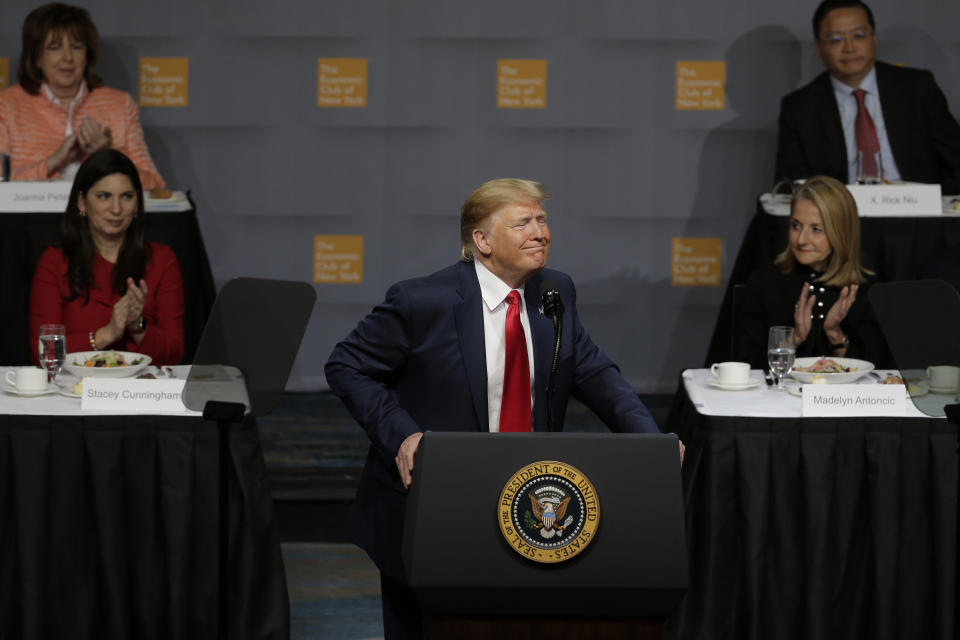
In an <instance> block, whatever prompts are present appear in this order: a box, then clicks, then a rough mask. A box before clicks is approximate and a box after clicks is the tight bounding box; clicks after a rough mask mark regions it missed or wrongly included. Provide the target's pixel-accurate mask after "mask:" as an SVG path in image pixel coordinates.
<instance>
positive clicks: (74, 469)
mask: <svg viewBox="0 0 960 640" xmlns="http://www.w3.org/2000/svg"><path fill="white" fill-rule="evenodd" d="M231 446H232V456H233V459H232V462H233V469H232V471H231V473H230V489H229V505H230V546H229V553H230V561H229V571H230V600H229V604H230V611H231V616H230V625H229V633H228V637H229V638H231V639H246V638H251V639H252V638H288V637H289V600H288V597H287V590H286V579H285V575H284V570H283V560H282V556H281V553H280V543H279V537H278V535H277V533H276V530H275V528H274V526H273V506H272V502H271V499H270V493H269V489H268V487H267V486H266V470H265V467H264V463H263V453H262V450H261V448H260V441H259V435H258V433H257V427H256V423H255V422H254V420H252V419H249V420H247V421H245V422H244V423H243V424H242V425H239V426H237V427H236V428H235V429H234V431H233V436H232V439H231ZM217 468H218V467H217V430H216V425H215V424H213V423H210V422H206V421H204V420H203V419H202V418H191V417H163V416H110V417H104V416H90V417H86V416H55V417H49V416H9V415H0V638H11V639H13V638H16V639H23V640H32V639H46V638H64V639H66V638H69V639H71V640H82V639H86V638H89V639H91V640H92V639H97V640H104V639H117V640H120V639H124V640H127V639H131V638H137V639H138V640H146V639H152V638H156V639H158V640H160V639H163V640H167V639H179V638H184V639H187V638H191V639H192V638H211V639H212V638H216V637H217V630H218V619H217V603H218V591H217V579H218V574H217V571H218V566H217V558H218V555H217V550H218V546H217V504H218V502H217Z"/></svg>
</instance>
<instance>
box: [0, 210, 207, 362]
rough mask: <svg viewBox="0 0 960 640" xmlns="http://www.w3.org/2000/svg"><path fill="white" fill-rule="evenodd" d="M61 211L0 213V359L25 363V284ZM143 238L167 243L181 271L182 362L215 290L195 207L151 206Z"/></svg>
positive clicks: (194, 343)
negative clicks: (0, 302)
mask: <svg viewBox="0 0 960 640" xmlns="http://www.w3.org/2000/svg"><path fill="white" fill-rule="evenodd" d="M62 217H63V214H61V213H0V295H2V296H3V297H2V300H3V305H2V309H3V313H2V314H0V364H3V365H19V364H29V363H30V358H31V356H32V351H31V348H32V349H36V346H34V345H30V344H28V342H29V329H28V320H29V311H30V284H31V283H32V282H33V272H34V271H35V270H36V268H37V261H38V260H39V259H40V254H41V253H43V250H44V249H45V248H46V247H47V246H49V245H51V244H54V243H56V242H57V239H58V237H59V233H60V219H61V218H62ZM146 234H147V239H148V240H150V241H152V242H160V243H162V244H166V245H169V246H170V248H171V249H173V252H174V254H175V255H176V256H177V262H178V263H179V264H180V272H181V274H182V276H183V297H184V317H183V339H184V362H190V361H191V359H192V358H193V354H194V352H195V351H196V349H197V344H198V343H199V342H200V336H201V335H202V333H203V327H204V325H205V324H206V322H207V316H209V315H210V310H211V309H212V308H213V301H214V299H215V298H216V295H217V292H216V289H215V288H214V282H213V273H212V272H211V270H210V261H209V259H208V258H207V252H206V249H205V248H204V244H203V237H202V236H201V235H200V227H199V225H198V224H197V216H196V213H195V211H193V210H190V211H151V212H149V213H147V218H146Z"/></svg>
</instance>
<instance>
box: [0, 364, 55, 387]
mask: <svg viewBox="0 0 960 640" xmlns="http://www.w3.org/2000/svg"><path fill="white" fill-rule="evenodd" d="M5 378H6V380H7V384H9V385H10V386H11V387H13V388H15V389H16V390H17V391H43V390H44V389H46V388H47V372H46V370H44V369H40V368H38V367H15V368H14V369H13V370H11V371H7V375H6V376H5Z"/></svg>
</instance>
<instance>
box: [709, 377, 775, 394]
mask: <svg viewBox="0 0 960 640" xmlns="http://www.w3.org/2000/svg"><path fill="white" fill-rule="evenodd" d="M706 382H707V386H708V387H713V388H714V389H721V390H723V391H746V390H747V389H753V388H754V387H759V386H762V385H763V384H764V382H763V380H751V381H750V382H740V383H737V384H724V383H722V382H720V381H719V380H716V379H713V378H707V380H706Z"/></svg>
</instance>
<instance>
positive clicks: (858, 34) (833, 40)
mask: <svg viewBox="0 0 960 640" xmlns="http://www.w3.org/2000/svg"><path fill="white" fill-rule="evenodd" d="M871 37H873V31H866V30H863V29H861V30H859V31H854V32H853V33H834V34H832V35H829V36H827V37H826V38H820V41H821V42H823V43H824V44H826V45H827V46H828V47H840V46H843V43H844V42H846V41H847V39H849V40H850V41H852V42H853V43H854V44H862V43H864V42H866V41H867V40H868V39H870V38H871Z"/></svg>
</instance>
